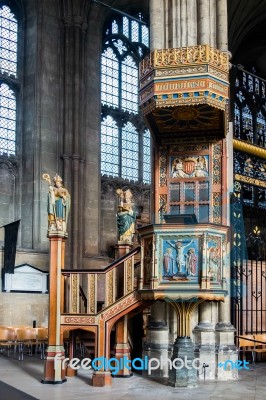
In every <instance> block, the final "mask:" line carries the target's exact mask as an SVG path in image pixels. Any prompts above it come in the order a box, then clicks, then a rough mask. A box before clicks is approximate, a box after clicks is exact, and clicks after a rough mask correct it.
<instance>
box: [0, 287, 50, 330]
mask: <svg viewBox="0 0 266 400" xmlns="http://www.w3.org/2000/svg"><path fill="white" fill-rule="evenodd" d="M48 298H49V295H48V294H39V293H38V294H33V293H0V326H22V325H24V326H25V325H27V326H32V323H33V321H36V323H37V327H39V326H47V325H48Z"/></svg>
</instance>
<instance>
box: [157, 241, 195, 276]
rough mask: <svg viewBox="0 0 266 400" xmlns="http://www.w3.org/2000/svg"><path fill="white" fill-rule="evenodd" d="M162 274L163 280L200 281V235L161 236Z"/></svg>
mask: <svg viewBox="0 0 266 400" xmlns="http://www.w3.org/2000/svg"><path fill="white" fill-rule="evenodd" d="M161 244H162V247H161V257H160V260H161V261H160V270H161V271H160V275H161V280H162V281H178V280H187V281H193V282H195V281H198V276H199V269H200V259H201V257H200V254H199V237H196V236H179V235H176V236H169V237H162V238H161Z"/></svg>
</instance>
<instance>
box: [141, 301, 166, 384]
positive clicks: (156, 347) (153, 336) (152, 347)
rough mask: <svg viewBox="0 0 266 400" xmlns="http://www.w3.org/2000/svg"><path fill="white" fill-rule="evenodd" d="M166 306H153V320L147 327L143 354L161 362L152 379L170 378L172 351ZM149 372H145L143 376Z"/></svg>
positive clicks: (158, 303) (159, 303) (156, 304)
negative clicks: (169, 360)
mask: <svg viewBox="0 0 266 400" xmlns="http://www.w3.org/2000/svg"><path fill="white" fill-rule="evenodd" d="M164 307H165V304H164V303H161V302H158V301H157V302H155V303H154V304H153V305H152V310H151V320H150V322H149V324H148V327H147V335H146V337H145V338H144V340H143V347H142V350H143V351H142V354H143V357H145V356H147V357H148V358H149V359H151V358H156V359H158V360H161V365H160V368H158V369H155V370H153V371H152V373H151V376H152V377H161V378H162V377H168V362H167V359H168V358H169V355H170V351H169V344H168V336H169V329H168V326H167V324H166V322H165V319H164ZM145 374H147V371H143V375H145Z"/></svg>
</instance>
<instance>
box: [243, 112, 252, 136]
mask: <svg viewBox="0 0 266 400" xmlns="http://www.w3.org/2000/svg"><path fill="white" fill-rule="evenodd" d="M242 120H243V130H244V135H245V137H246V140H247V141H248V142H251V143H253V120H252V114H251V111H250V109H249V107H248V105H246V106H245V107H244V108H243V110H242Z"/></svg>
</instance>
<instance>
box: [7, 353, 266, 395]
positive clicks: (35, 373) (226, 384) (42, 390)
mask: <svg viewBox="0 0 266 400" xmlns="http://www.w3.org/2000/svg"><path fill="white" fill-rule="evenodd" d="M42 378H43V361H41V360H40V359H38V358H37V357H28V356H26V357H25V358H24V360H23V361H18V360H16V359H14V358H11V357H10V358H8V357H6V356H3V355H0V380H1V381H2V382H4V383H6V384H8V385H11V386H13V387H15V388H16V389H19V390H21V391H23V392H25V393H27V394H29V395H31V396H33V397H34V398H36V399H38V400H61V399H62V400H73V399H78V400H83V399H90V398H93V399H95V400H97V399H99V400H109V399H110V400H137V399H151V400H162V399H163V400H166V399H175V400H176V399H178V400H183V399H184V400H185V399H193V400H203V399H204V400H207V399H210V400H211V399H213V400H214V399H215V400H217V399H222V400H226V399H228V400H229V399H230V400H237V399H241V400H265V399H266V364H265V363H264V364H262V363H259V364H257V365H256V368H255V369H254V368H253V369H250V370H248V371H240V373H239V380H237V381H223V382H222V381H220V382H204V381H201V382H199V384H198V387H197V388H193V389H175V388H172V387H169V386H167V385H165V384H163V383H162V382H158V381H154V380H152V379H151V378H144V377H141V376H139V375H137V374H135V375H133V376H132V377H131V378H126V379H123V378H120V379H119V378H116V379H113V385H112V387H105V388H95V387H92V386H91V373H90V372H88V371H85V370H79V372H78V375H77V376H76V377H73V378H68V380H67V382H65V383H64V384H62V385H43V384H42V383H41V379H42ZM21 398H22V397H21ZM0 399H1V400H8V399H7V398H3V394H1V393H0Z"/></svg>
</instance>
